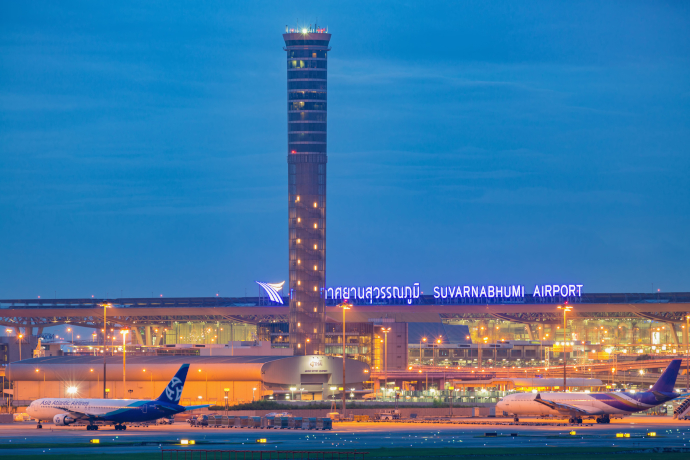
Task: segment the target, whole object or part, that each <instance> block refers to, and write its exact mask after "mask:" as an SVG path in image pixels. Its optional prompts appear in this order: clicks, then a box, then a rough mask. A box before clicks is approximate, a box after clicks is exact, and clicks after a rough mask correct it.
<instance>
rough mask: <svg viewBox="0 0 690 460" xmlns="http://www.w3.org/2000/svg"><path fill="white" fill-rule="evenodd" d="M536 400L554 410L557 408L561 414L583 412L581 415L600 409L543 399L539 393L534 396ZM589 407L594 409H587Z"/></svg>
mask: <svg viewBox="0 0 690 460" xmlns="http://www.w3.org/2000/svg"><path fill="white" fill-rule="evenodd" d="M534 401H535V402H538V403H540V404H543V405H545V406H547V407H549V408H551V409H553V410H556V411H558V412H560V413H561V414H567V415H572V414H581V415H590V414H592V413H593V412H596V411H598V409H596V408H594V407H590V406H583V407H578V406H573V405H570V404H565V403H562V402H555V401H549V400H548V399H541V395H539V394H537V397H536V398H534ZM587 409H592V410H587Z"/></svg>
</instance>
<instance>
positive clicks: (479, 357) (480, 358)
mask: <svg viewBox="0 0 690 460" xmlns="http://www.w3.org/2000/svg"><path fill="white" fill-rule="evenodd" d="M488 340H489V338H488V337H481V338H480V339H479V341H478V342H477V345H478V346H479V353H477V359H478V361H479V371H480V372H481V370H482V341H483V342H484V345H486V343H487V341H488Z"/></svg>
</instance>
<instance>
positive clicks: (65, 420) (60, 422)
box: [53, 414, 76, 426]
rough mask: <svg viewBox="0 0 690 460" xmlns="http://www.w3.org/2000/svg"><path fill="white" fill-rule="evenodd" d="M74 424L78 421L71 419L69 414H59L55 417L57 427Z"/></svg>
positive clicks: (54, 421)
mask: <svg viewBox="0 0 690 460" xmlns="http://www.w3.org/2000/svg"><path fill="white" fill-rule="evenodd" d="M74 422H76V420H75V419H73V418H72V417H70V416H69V414H57V415H56V416H55V417H53V423H54V424H55V425H56V426H67V425H69V424H71V423H74Z"/></svg>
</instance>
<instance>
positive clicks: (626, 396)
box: [496, 359, 682, 423]
mask: <svg viewBox="0 0 690 460" xmlns="http://www.w3.org/2000/svg"><path fill="white" fill-rule="evenodd" d="M681 362H682V360H681V359H674V360H673V361H671V363H670V364H669V365H668V367H667V368H666V370H665V371H664V373H663V374H661V377H659V380H657V381H656V383H655V384H654V386H652V388H651V389H650V390H649V391H644V392H640V393H632V392H610V393H536V394H535V393H515V394H512V395H508V396H505V397H503V398H501V399H500V400H499V401H498V403H497V404H496V410H497V411H503V412H506V413H508V414H512V415H513V417H514V419H515V421H516V422H517V421H519V418H518V417H519V416H521V415H525V416H528V415H531V416H540V417H543V416H550V415H551V416H552V415H556V416H558V415H560V416H568V417H569V418H570V423H582V419H583V418H595V417H596V421H597V423H610V422H611V416H624V415H630V414H632V413H634V412H640V411H643V410H647V409H649V408H651V407H655V406H658V405H659V404H663V403H665V402H667V401H670V400H672V399H675V398H677V397H678V396H680V395H679V394H678V393H674V391H673V387H674V385H675V384H676V378H677V377H678V370H679V369H680V364H681Z"/></svg>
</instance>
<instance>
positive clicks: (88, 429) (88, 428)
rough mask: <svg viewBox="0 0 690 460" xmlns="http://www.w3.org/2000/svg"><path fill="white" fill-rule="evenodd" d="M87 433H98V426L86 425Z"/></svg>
mask: <svg viewBox="0 0 690 460" xmlns="http://www.w3.org/2000/svg"><path fill="white" fill-rule="evenodd" d="M86 429H87V431H98V425H86Z"/></svg>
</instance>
